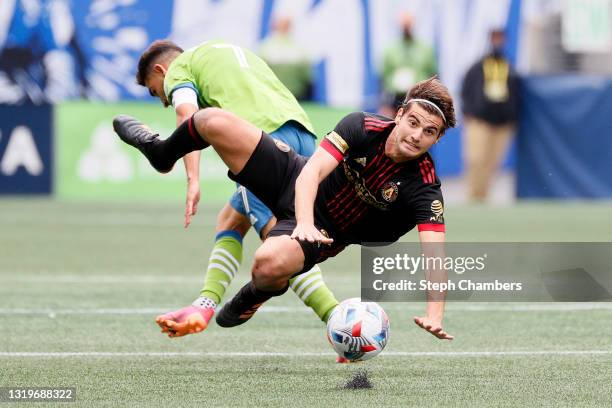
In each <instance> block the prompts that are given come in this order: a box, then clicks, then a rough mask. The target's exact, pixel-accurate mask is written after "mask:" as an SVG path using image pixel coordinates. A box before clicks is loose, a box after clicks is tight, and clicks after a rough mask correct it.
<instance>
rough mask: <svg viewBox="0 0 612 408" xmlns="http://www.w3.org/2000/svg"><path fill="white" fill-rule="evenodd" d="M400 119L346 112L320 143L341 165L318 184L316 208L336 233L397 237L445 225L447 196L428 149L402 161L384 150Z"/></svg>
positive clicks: (348, 238)
mask: <svg viewBox="0 0 612 408" xmlns="http://www.w3.org/2000/svg"><path fill="white" fill-rule="evenodd" d="M394 127H395V122H394V121H393V120H391V119H389V118H386V117H383V116H380V115H375V114H370V113H363V112H355V113H351V114H349V115H347V116H346V117H345V118H344V119H342V120H341V121H340V122H339V123H338V124H337V125H336V128H335V129H334V131H332V132H330V133H328V134H327V136H326V137H325V139H324V140H323V141H322V142H321V147H322V148H323V149H325V150H326V151H327V152H329V153H330V154H331V155H333V156H334V157H335V158H336V159H337V160H338V161H339V163H340V164H339V165H338V167H337V168H336V169H334V170H333V171H332V173H330V175H329V176H328V177H326V178H325V180H323V182H322V183H321V185H320V186H319V189H318V194H317V199H316V205H315V213H316V215H317V217H322V218H323V219H324V220H325V221H326V222H325V224H327V227H330V228H332V229H333V235H334V236H335V237H338V238H337V239H339V240H341V241H343V242H346V243H350V244H357V243H361V244H363V243H368V242H372V243H373V242H395V241H397V240H398V239H399V238H400V237H401V236H403V235H404V234H406V233H407V232H408V231H410V230H412V229H413V228H414V227H415V226H417V225H418V226H419V231H424V230H432V231H444V216H443V213H444V199H443V197H442V191H441V188H440V180H439V179H438V177H437V176H436V171H435V167H434V163H433V160H432V158H431V156H430V155H429V153H425V154H424V155H422V156H420V157H419V158H417V159H415V160H411V161H407V162H403V163H396V162H394V161H393V160H391V159H390V158H389V157H387V156H386V155H385V143H386V141H387V138H388V137H389V135H390V133H391V131H392V130H393V128H394Z"/></svg>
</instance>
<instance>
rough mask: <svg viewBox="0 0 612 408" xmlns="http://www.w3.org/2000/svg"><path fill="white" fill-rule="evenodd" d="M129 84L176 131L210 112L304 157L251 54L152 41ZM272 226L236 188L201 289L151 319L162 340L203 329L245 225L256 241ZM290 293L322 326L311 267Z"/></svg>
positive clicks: (326, 308) (322, 294)
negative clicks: (237, 120) (235, 119)
mask: <svg viewBox="0 0 612 408" xmlns="http://www.w3.org/2000/svg"><path fill="white" fill-rule="evenodd" d="M137 82H138V83H139V84H140V85H142V86H145V87H147V88H148V89H149V92H150V94H151V95H152V96H154V97H157V98H159V99H160V101H161V102H162V104H163V105H164V106H165V107H167V106H170V105H172V107H173V108H174V110H175V111H176V125H177V127H178V126H180V125H181V124H183V123H186V122H185V121H186V120H187V119H188V118H190V117H191V116H192V115H193V114H194V113H195V112H197V111H198V110H199V109H201V108H206V107H218V108H222V109H224V110H227V111H229V112H232V113H234V114H235V115H237V116H239V117H241V118H242V119H244V120H246V121H248V122H250V123H252V124H254V125H255V126H257V127H259V128H261V129H263V130H264V131H265V132H267V133H268V134H269V135H270V136H271V137H273V138H275V139H277V140H280V141H282V142H284V143H286V144H287V145H289V146H291V148H292V149H293V150H295V151H296V152H298V153H299V154H302V155H304V156H310V155H312V153H313V152H314V149H315V146H316V137H315V135H314V130H313V127H312V124H311V123H310V121H309V119H308V117H307V115H306V113H305V112H304V110H303V109H302V108H301V106H300V105H299V104H298V102H297V100H296V99H295V98H294V97H293V95H292V94H291V93H290V92H289V90H288V89H287V88H286V87H285V86H284V85H283V84H282V83H281V82H280V80H279V79H278V78H277V77H276V76H275V75H274V73H273V72H272V71H271V69H270V68H269V67H268V66H267V65H266V63H265V62H264V61H263V60H261V59H260V58H259V57H257V56H256V55H255V54H253V53H251V52H249V51H248V50H245V49H243V48H240V47H237V46H235V45H232V44H227V43H225V42H222V41H208V42H205V43H203V44H201V45H200V46H197V47H194V48H192V49H189V50H186V51H183V49H181V48H180V47H179V46H178V45H176V44H174V43H173V42H171V41H167V40H160V41H155V42H153V43H152V44H151V45H150V46H149V47H148V48H147V50H145V52H144V53H143V54H142V56H141V58H140V61H139V63H138V72H137ZM199 154H200V152H199V151H195V152H193V153H190V154H187V155H186V156H185V157H184V162H185V169H186V172H187V180H188V184H187V200H186V208H185V227H187V226H188V225H189V223H190V221H191V217H192V216H193V215H194V214H195V213H196V211H197V204H198V201H199V200H200V182H199V167H200V166H199ZM274 224H275V219H274V217H273V215H272V212H271V211H270V210H269V209H268V208H267V207H266V206H265V205H264V204H263V203H262V202H261V201H260V200H259V199H257V197H255V196H254V195H253V194H252V193H251V192H250V191H248V190H246V189H245V188H244V187H238V189H237V191H236V193H235V194H234V195H233V196H232V197H231V199H230V202H229V203H228V204H226V205H225V207H224V208H223V209H222V210H221V212H220V213H219V215H218V217H217V227H216V238H215V245H214V248H213V250H212V252H211V254H210V258H209V261H208V269H207V272H206V277H205V282H204V287H203V288H202V290H201V294H200V297H199V298H198V299H196V300H195V301H194V302H193V304H192V305H191V306H188V307H185V308H182V309H180V310H177V311H174V312H170V313H166V314H163V315H160V316H158V317H157V319H156V322H157V324H158V325H159V326H160V327H161V328H162V331H163V332H165V333H167V334H168V335H169V336H170V337H179V336H183V335H186V334H191V333H197V332H200V331H202V330H204V329H205V328H206V327H207V325H208V322H209V321H210V319H211V317H212V316H213V314H214V311H215V307H216V305H217V304H218V303H219V302H220V301H221V299H222V297H223V295H224V293H225V290H226V289H227V287H228V285H229V284H230V282H231V281H232V279H233V278H234V276H235V275H236V273H237V272H238V269H239V267H240V264H241V263H242V239H243V237H244V236H245V235H246V233H247V232H248V230H249V228H250V227H251V225H253V227H254V228H255V230H256V231H257V233H258V234H259V236H260V237H261V238H262V239H263V238H264V237H266V236H267V234H268V232H269V231H270V230H271V228H272V227H273V226H274ZM307 276H308V279H306V280H304V279H301V278H296V279H294V280H292V283H291V287H292V288H293V289H294V291H295V292H296V294H297V295H298V296H299V297H300V299H301V300H302V301H303V302H304V303H305V304H306V305H308V306H309V307H311V308H312V309H313V311H314V312H315V313H316V314H317V315H318V316H319V318H320V319H321V320H323V321H324V322H325V321H327V317H328V316H329V314H330V313H331V311H332V310H333V308H334V307H335V306H336V305H337V304H338V301H337V300H336V298H335V297H334V295H333V294H332V292H331V291H330V290H329V289H328V287H327V286H326V285H325V282H324V281H323V277H322V276H321V271H320V269H319V268H318V267H316V266H315V267H313V268H312V269H311V270H309V271H308V272H307Z"/></svg>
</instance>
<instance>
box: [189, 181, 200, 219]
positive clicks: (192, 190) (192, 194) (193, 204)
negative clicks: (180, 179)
mask: <svg viewBox="0 0 612 408" xmlns="http://www.w3.org/2000/svg"><path fill="white" fill-rule="evenodd" d="M199 202H200V182H199V181H190V182H189V183H188V184H187V199H186V200H185V228H187V227H189V224H190V223H191V216H192V215H196V213H197V212H198V203H199Z"/></svg>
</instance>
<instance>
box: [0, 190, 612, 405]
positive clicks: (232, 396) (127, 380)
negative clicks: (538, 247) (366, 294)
mask: <svg viewBox="0 0 612 408" xmlns="http://www.w3.org/2000/svg"><path fill="white" fill-rule="evenodd" d="M182 212H183V207H182V205H181V203H180V202H179V203H177V204H176V205H168V204H159V205H154V204H146V205H139V204H86V203H78V204H77V203H58V202H53V201H45V200H16V199H15V200H13V199H5V200H0V254H1V256H0V324H1V327H2V330H1V332H0V333H1V334H0V387H2V386H63V387H76V388H77V403H76V404H74V405H71V404H68V405H66V406H93V407H99V406H129V407H134V406H142V407H151V406H172V407H182V406H201V407H204V406H212V407H220V406H249V407H256V406H311V407H315V406H316V407H319V406H321V407H327V406H334V407H336V406H368V407H390V406H418V407H423V406H432V407H439V406H453V407H454V406H465V407H473V406H537V407H540V406H550V407H559V406H568V407H576V406H602V407H604V406H608V407H609V406H612V393H611V392H610V384H612V305H610V304H516V303H512V304H511V303H504V304H501V303H500V304H483V303H471V304H466V303H453V304H449V306H448V312H447V318H446V325H445V327H446V329H447V331H449V332H450V333H451V334H453V335H455V337H456V338H455V340H454V341H453V342H441V341H440V340H437V339H435V338H433V337H432V336H430V335H428V334H426V333H425V332H423V331H422V330H420V329H418V328H417V327H416V326H415V325H414V324H413V323H412V321H411V318H412V316H413V315H414V314H416V313H420V312H421V311H422V309H423V307H422V305H419V304H403V305H402V304H383V306H384V307H385V309H386V310H387V311H388V314H389V317H390V321H391V339H390V343H389V345H388V347H387V349H386V350H385V351H384V352H383V354H382V355H381V356H380V357H377V358H376V359H374V360H372V361H369V362H366V363H360V364H351V365H336V364H335V363H334V357H333V353H332V350H331V347H329V345H328V343H327V341H326V339H325V335H324V326H323V324H322V323H321V322H319V321H318V320H317V319H316V317H315V316H314V314H313V313H311V312H310V311H309V310H306V309H305V308H304V307H302V306H301V304H300V302H299V300H298V299H297V297H296V296H294V295H293V294H292V293H287V294H286V295H284V296H282V297H281V298H276V299H273V300H272V301H271V302H269V304H267V305H266V306H265V307H264V308H263V309H262V310H261V311H260V312H259V313H257V315H256V317H255V318H254V319H253V320H252V321H250V322H249V323H248V324H246V325H244V326H241V327H238V328H234V329H221V328H219V327H216V326H215V325H214V324H213V325H212V326H211V327H210V328H209V329H208V330H207V331H206V332H204V333H201V334H198V335H194V336H189V337H186V338H182V339H173V340H171V339H168V338H166V337H164V336H162V335H161V334H160V333H159V332H158V329H157V326H156V325H155V324H154V321H153V318H154V316H155V315H156V314H157V313H158V312H163V311H167V310H170V309H175V308H178V307H181V306H184V305H186V304H188V303H190V302H191V301H192V300H193V299H194V298H195V297H196V296H197V294H198V291H199V289H200V286H201V282H202V280H203V279H202V275H203V270H204V266H205V260H206V258H207V256H208V250H209V248H210V247H211V241H212V228H213V226H212V224H213V222H214V219H215V213H214V211H213V210H212V209H206V208H202V209H201V212H200V214H198V216H197V218H196V220H195V224H193V225H192V227H191V228H190V229H189V230H184V229H183V228H182ZM611 214H612V205H611V204H569V205H564V206H560V205H553V204H521V205H518V206H514V207H507V208H505V207H499V208H489V207H455V208H453V207H452V206H450V207H449V208H447V209H446V214H445V215H446V219H447V229H448V239H449V240H452V241H473V242H474V241H475V242H478V241H612V217H611V216H610V215H611ZM406 239H408V240H415V239H416V233H412V234H410V235H408V236H407V237H406ZM256 245H257V242H256V239H255V237H254V235H253V234H252V233H251V235H250V236H249V237H248V239H247V241H246V251H245V253H246V258H247V262H245V263H244V265H243V267H242V272H241V280H240V282H234V284H233V285H232V289H233V290H232V291H231V293H233V291H234V290H236V289H237V288H238V287H239V285H241V284H242V283H243V282H244V281H245V280H246V279H247V277H248V275H249V273H248V271H249V262H248V260H249V259H250V255H251V254H252V252H253V250H254V248H255V247H256ZM358 262H359V249H358V248H350V249H349V250H347V251H345V252H344V253H343V254H341V255H340V256H338V257H337V258H335V259H332V260H330V261H328V262H326V263H325V264H323V265H322V269H323V272H324V276H325V277H326V281H327V282H328V284H329V285H330V286H331V288H332V289H333V290H334V291H335V292H336V294H337V296H338V297H339V298H347V297H354V296H358V294H359V264H358ZM363 369H365V370H367V371H368V373H369V378H370V380H371V382H372V384H373V386H374V387H373V388H372V389H369V390H346V389H343V388H342V386H343V385H344V384H345V383H346V382H347V381H348V380H349V379H350V378H351V376H352V375H353V374H355V373H356V372H357V371H358V370H363ZM0 405H2V406H4V405H7V406H8V405H10V404H2V403H0ZM44 405H45V404H42V403H38V404H34V405H33V406H37V407H39V406H44ZM10 406H12V405H10ZM15 406H27V404H18V405H15Z"/></svg>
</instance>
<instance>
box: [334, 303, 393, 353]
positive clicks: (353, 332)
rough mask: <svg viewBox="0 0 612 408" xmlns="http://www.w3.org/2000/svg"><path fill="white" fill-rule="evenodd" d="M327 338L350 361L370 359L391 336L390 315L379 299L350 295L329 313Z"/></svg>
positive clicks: (382, 347) (337, 351)
mask: <svg viewBox="0 0 612 408" xmlns="http://www.w3.org/2000/svg"><path fill="white" fill-rule="evenodd" d="M327 339H328V340H329V342H330V343H331V345H332V347H333V348H334V350H335V351H336V353H338V355H339V356H340V357H344V358H346V359H348V360H350V361H365V360H369V359H371V358H373V357H375V356H377V355H378V354H379V353H380V352H381V351H382V350H383V349H384V348H385V345H386V344H387V341H388V340H389V318H388V317H387V314H386V313H385V311H384V310H383V308H382V307H380V306H379V305H378V304H377V303H375V302H362V301H361V300H360V299H359V298H352V299H347V300H345V301H343V302H341V303H340V304H339V305H338V306H337V307H336V308H335V309H334V311H333V312H332V314H331V316H330V317H329V320H328V321H327Z"/></svg>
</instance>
